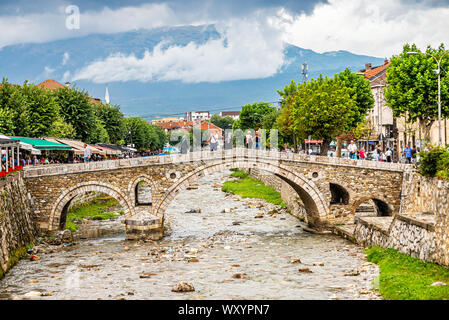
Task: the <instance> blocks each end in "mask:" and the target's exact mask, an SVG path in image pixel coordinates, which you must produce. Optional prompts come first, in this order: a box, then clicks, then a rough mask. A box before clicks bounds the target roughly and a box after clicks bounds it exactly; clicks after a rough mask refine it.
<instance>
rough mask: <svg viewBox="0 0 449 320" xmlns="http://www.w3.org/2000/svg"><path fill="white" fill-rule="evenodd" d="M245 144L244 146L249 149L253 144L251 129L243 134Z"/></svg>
mask: <svg viewBox="0 0 449 320" xmlns="http://www.w3.org/2000/svg"><path fill="white" fill-rule="evenodd" d="M245 144H246V148H248V149H251V148H252V146H253V137H252V135H251V131H248V132H247V133H246V136H245Z"/></svg>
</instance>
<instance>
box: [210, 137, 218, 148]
mask: <svg viewBox="0 0 449 320" xmlns="http://www.w3.org/2000/svg"><path fill="white" fill-rule="evenodd" d="M209 142H210V151H214V150H217V144H218V134H217V133H213V134H212V135H211V137H210V141H209Z"/></svg>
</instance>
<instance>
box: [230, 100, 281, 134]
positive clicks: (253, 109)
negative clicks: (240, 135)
mask: <svg viewBox="0 0 449 320" xmlns="http://www.w3.org/2000/svg"><path fill="white" fill-rule="evenodd" d="M273 109H276V108H274V107H272V106H271V104H269V103H268V102H255V103H253V104H246V105H244V106H243V107H242V111H241V112H240V116H239V120H238V121H235V122H234V124H233V126H232V128H233V129H242V130H243V131H244V130H247V129H254V130H258V129H259V128H262V118H263V116H264V115H266V114H267V113H270V112H271V111H272V110H273Z"/></svg>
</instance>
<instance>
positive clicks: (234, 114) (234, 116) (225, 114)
mask: <svg viewBox="0 0 449 320" xmlns="http://www.w3.org/2000/svg"><path fill="white" fill-rule="evenodd" d="M220 117H231V118H232V119H234V120H238V119H239V117H240V111H222V112H220Z"/></svg>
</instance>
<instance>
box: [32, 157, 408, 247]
mask: <svg viewBox="0 0 449 320" xmlns="http://www.w3.org/2000/svg"><path fill="white" fill-rule="evenodd" d="M408 167H409V166H408V165H404V164H396V163H382V162H373V161H361V160H352V159H343V158H329V157H320V156H310V155H301V154H293V153H279V152H276V151H256V150H247V149H240V148H239V149H231V150H220V151H214V152H193V153H189V154H185V155H183V154H176V155H164V156H153V157H142V158H132V159H121V160H110V161H103V162H91V163H87V164H84V163H81V164H64V165H47V166H39V167H27V168H25V169H24V178H25V183H26V186H27V190H28V193H29V196H30V198H31V199H32V201H33V203H34V208H35V217H36V220H37V223H38V225H39V228H40V231H41V232H49V231H55V230H59V229H61V228H63V226H64V224H65V215H66V214H67V209H68V207H69V205H70V203H71V201H72V200H73V199H74V198H75V197H76V196H78V195H81V194H84V193H87V192H90V191H95V192H101V193H105V194H108V195H110V196H112V197H114V198H115V199H117V200H118V201H119V203H120V205H121V206H122V207H123V210H124V212H125V214H127V215H128V216H129V217H128V218H127V220H126V224H127V226H126V227H127V234H137V235H138V236H142V235H143V236H149V237H150V238H152V239H160V238H161V237H162V235H163V221H164V211H165V209H166V208H167V206H168V205H169V204H170V202H171V201H172V200H173V199H174V198H175V197H176V195H177V194H178V193H179V192H180V191H181V190H183V189H185V188H186V187H188V186H189V185H190V184H192V183H194V182H195V181H196V180H198V179H199V178H201V177H203V176H204V175H207V174H210V173H213V172H218V171H223V170H225V169H231V168H240V169H251V168H257V169H259V170H262V171H266V172H268V173H272V174H274V175H276V176H277V177H279V178H281V179H282V180H283V181H285V182H287V183H288V184H289V185H290V186H291V187H292V188H293V189H294V190H295V191H296V192H297V194H298V197H299V198H301V200H302V202H303V203H304V206H305V209H306V212H307V220H308V222H309V224H310V225H311V226H312V227H315V228H320V229H321V228H328V227H331V226H333V225H336V224H342V223H347V222H348V221H351V219H352V221H353V218H354V213H355V210H356V208H357V207H358V206H359V205H360V204H361V203H362V202H364V201H366V200H368V199H373V200H374V201H375V203H376V204H379V209H380V210H381V212H382V214H383V215H395V214H397V213H398V212H399V210H400V203H401V189H402V180H403V175H404V173H405V172H406V171H407V168H408ZM141 181H145V182H147V183H148V184H149V186H150V187H151V199H152V200H151V203H146V204H145V205H143V206H142V205H140V204H139V203H138V201H137V196H136V195H137V192H136V188H137V186H138V184H139V182H141ZM335 198H337V201H336V200H335ZM142 209H143V210H142ZM142 212H146V214H142ZM130 238H133V237H130Z"/></svg>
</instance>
